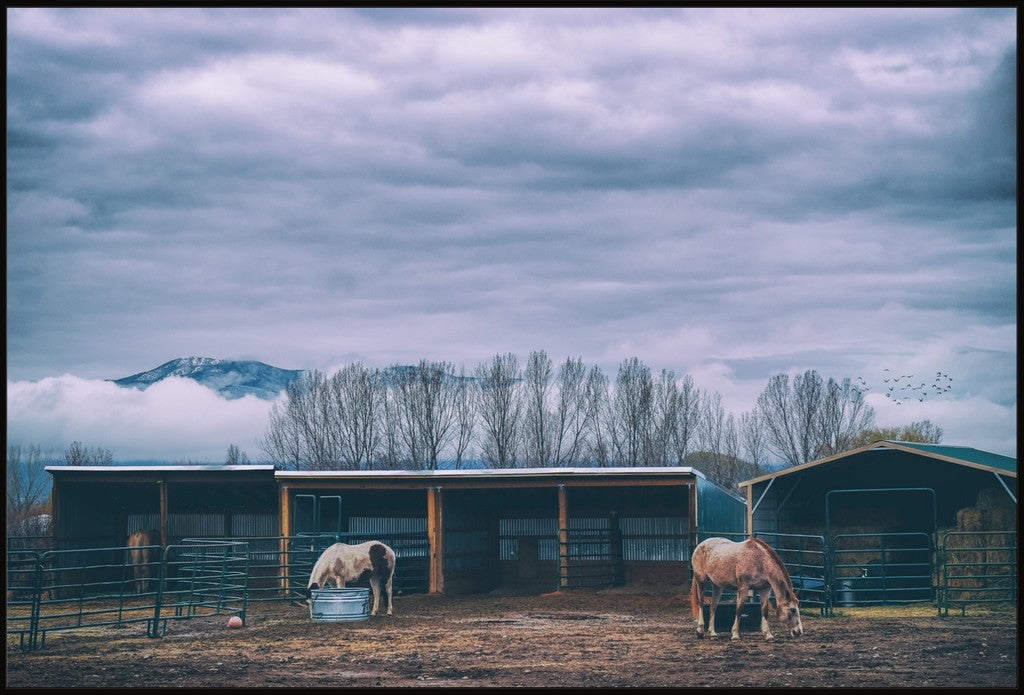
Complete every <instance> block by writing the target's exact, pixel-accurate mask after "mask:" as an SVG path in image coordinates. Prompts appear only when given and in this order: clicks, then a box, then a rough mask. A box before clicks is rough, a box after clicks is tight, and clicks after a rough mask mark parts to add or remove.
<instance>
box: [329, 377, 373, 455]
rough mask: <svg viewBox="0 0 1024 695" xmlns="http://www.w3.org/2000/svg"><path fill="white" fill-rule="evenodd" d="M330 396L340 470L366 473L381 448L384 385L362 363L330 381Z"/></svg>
mask: <svg viewBox="0 0 1024 695" xmlns="http://www.w3.org/2000/svg"><path fill="white" fill-rule="evenodd" d="M330 394H331V397H332V399H333V401H334V404H333V408H332V410H333V413H334V417H333V419H334V421H335V423H336V427H337V442H338V444H337V448H338V453H339V458H340V460H339V464H340V467H341V468H343V469H345V470H368V469H370V468H372V467H373V466H374V464H375V462H376V460H377V455H378V450H379V449H380V446H381V431H380V427H381V421H382V419H383V418H382V410H383V403H384V397H385V396H384V384H383V381H382V378H381V375H380V372H378V371H377V370H370V369H367V368H366V367H364V366H363V365H362V364H361V363H359V362H355V363H353V364H349V365H346V366H345V367H344V368H342V369H340V370H338V371H337V372H335V373H334V375H333V376H332V377H331V380H330Z"/></svg>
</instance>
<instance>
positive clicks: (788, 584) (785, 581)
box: [749, 536, 796, 598]
mask: <svg viewBox="0 0 1024 695" xmlns="http://www.w3.org/2000/svg"><path fill="white" fill-rule="evenodd" d="M749 540H750V542H751V543H753V544H754V545H756V546H758V547H759V548H764V550H765V552H767V553H768V557H770V558H771V559H772V561H773V562H774V563H775V564H776V569H778V570H779V574H780V575H781V576H782V585H783V587H784V588H785V589H786V591H788V592H789V597H787V598H796V592H795V591H794V590H793V580H792V579H791V578H790V576H789V570H787V569H786V563H785V562H783V561H782V558H781V557H779V554H778V553H777V552H776V551H775V548H773V547H771V546H770V545H768V544H767V543H765V542H764V541H763V540H761V539H760V538H757V537H756V536H752V537H751V538H750V539H749Z"/></svg>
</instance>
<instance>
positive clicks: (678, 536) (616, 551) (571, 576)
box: [558, 514, 690, 588]
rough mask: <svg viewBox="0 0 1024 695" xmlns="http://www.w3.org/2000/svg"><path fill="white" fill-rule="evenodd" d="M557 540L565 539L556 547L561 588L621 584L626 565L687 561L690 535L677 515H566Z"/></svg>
mask: <svg viewBox="0 0 1024 695" xmlns="http://www.w3.org/2000/svg"><path fill="white" fill-rule="evenodd" d="M559 537H560V538H564V539H565V540H564V541H560V542H559V544H558V551H559V555H560V559H561V562H560V563H559V565H560V567H561V568H562V571H561V572H562V574H561V577H560V578H559V586H562V587H569V588H603V587H614V586H622V585H624V584H625V582H626V565H627V563H631V562H650V561H656V562H687V563H688V562H689V559H690V540H689V531H688V530H687V523H686V518H685V517H681V516H676V517H638V516H624V517H621V518H620V517H619V516H618V515H617V514H612V515H609V516H607V517H603V516H602V517H570V518H569V528H568V529H564V530H562V532H560V533H559Z"/></svg>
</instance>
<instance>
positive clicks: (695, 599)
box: [690, 570, 704, 620]
mask: <svg viewBox="0 0 1024 695" xmlns="http://www.w3.org/2000/svg"><path fill="white" fill-rule="evenodd" d="M690 610H691V611H692V613H693V619H694V620H703V614H702V612H703V610H704V584H703V582H701V581H700V580H699V579H698V578H697V572H696V570H694V572H693V581H692V582H691V583H690Z"/></svg>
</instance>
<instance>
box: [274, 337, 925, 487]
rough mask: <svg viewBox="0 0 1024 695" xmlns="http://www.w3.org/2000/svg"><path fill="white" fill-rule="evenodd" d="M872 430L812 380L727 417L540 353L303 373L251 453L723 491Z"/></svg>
mask: <svg viewBox="0 0 1024 695" xmlns="http://www.w3.org/2000/svg"><path fill="white" fill-rule="evenodd" d="M873 421H874V412H873V410H872V408H871V407H870V406H869V405H867V404H866V403H865V402H864V399H863V394H862V393H861V392H860V391H859V390H857V389H856V388H854V387H852V386H851V384H850V380H849V379H843V380H842V381H835V380H833V379H827V380H826V379H823V378H822V377H821V376H820V375H818V373H817V372H815V371H807V372H805V373H804V374H800V375H797V376H795V377H793V378H790V377H789V376H788V375H785V374H782V375H777V376H775V377H773V378H771V379H770V380H769V382H768V385H767V386H766V388H765V389H764V391H763V392H762V394H761V395H760V397H759V398H758V400H757V404H756V406H755V407H754V408H753V409H752V410H751V411H750V412H745V413H742V414H741V415H740V416H739V417H738V418H737V417H735V416H734V415H733V414H731V413H727V412H726V411H725V408H724V406H723V404H722V398H721V395H720V394H718V393H710V392H707V391H703V390H700V389H698V388H697V387H696V386H695V385H694V383H693V379H692V378H691V377H690V376H689V375H684V376H682V377H677V376H676V374H675V373H674V372H672V371H669V370H664V369H663V370H661V371H660V372H658V373H653V372H652V371H651V369H650V368H649V367H648V366H646V365H645V364H644V363H643V362H642V361H640V360H639V359H638V358H636V357H633V358H630V359H627V360H625V361H623V362H622V363H621V364H620V365H619V368H618V372H617V374H616V375H615V380H614V382H612V381H611V380H610V379H609V378H608V377H607V376H606V375H605V374H604V373H603V372H602V370H601V369H600V368H599V367H597V366H591V367H587V366H586V365H584V363H583V361H582V360H581V359H580V358H576V357H569V358H567V359H566V360H565V361H564V362H563V363H561V364H560V365H558V366H557V367H556V366H555V364H554V363H553V362H552V360H551V359H550V358H549V357H548V355H547V354H546V353H545V352H544V351H543V350H539V351H535V352H533V353H531V354H530V355H529V357H528V359H527V360H526V363H525V364H524V365H522V366H521V365H520V364H519V361H518V358H517V357H516V356H515V355H514V354H511V353H505V354H498V355H495V356H494V358H493V359H492V360H491V361H489V362H484V363H481V364H479V365H477V366H476V368H475V369H474V370H473V372H472V373H471V374H467V373H466V372H465V370H464V369H459V370H456V368H455V367H454V365H452V364H451V363H448V362H430V361H427V360H421V361H420V363H419V364H418V365H416V366H398V365H395V366H391V367H388V368H386V369H370V368H368V367H366V366H364V365H362V364H361V363H358V362H357V363H353V364H350V365H348V366H346V367H344V368H343V369H341V370H339V371H337V372H335V373H334V374H332V375H330V376H328V375H326V374H324V373H321V372H318V371H311V372H307V373H306V374H305V375H304V376H303V377H301V378H300V379H298V380H296V381H294V382H292V383H291V384H290V385H289V386H288V388H287V391H286V398H285V399H283V400H282V401H279V402H278V403H276V404H275V405H274V406H273V408H272V410H271V414H270V419H269V424H268V428H267V430H266V433H265V436H264V438H263V441H262V443H261V446H262V448H263V450H264V452H265V453H266V455H267V457H268V459H269V460H270V461H272V462H274V463H276V464H277V465H280V466H282V467H285V468H294V469H302V470H335V469H338V470H371V469H388V470H404V469H411V470H436V469H438V468H442V467H453V468H463V467H470V466H478V465H483V466H485V467H489V468H523V467H530V468H545V467H569V466H575V467H589V466H600V467H605V466H627V467H636V466H670V465H672V466H675V465H682V466H694V467H696V468H698V469H699V470H701V472H703V473H704V474H706V475H708V477H709V478H711V479H713V480H715V481H717V482H719V483H721V484H723V485H725V486H727V487H731V486H733V485H734V484H735V483H736V482H738V481H740V480H744V479H747V478H749V477H753V476H755V475H757V474H759V473H761V472H765V471H767V470H769V468H774V467H777V466H778V465H796V464H799V463H804V462H806V461H809V460H812V459H814V458H818V457H820V456H826V455H829V454H833V453H838V452H841V451H845V450H847V449H849V448H852V446H854V444H855V443H856V442H857V441H858V437H863V436H864V433H866V432H870V431H871V429H870V428H871V427H872V425H873ZM926 424H927V425H928V426H929V427H932V426H931V425H930V423H927V422H926ZM934 429H935V430H937V433H936V432H932V434H936V435H937V437H941V430H938V429H937V428H934ZM936 441H937V439H936Z"/></svg>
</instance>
